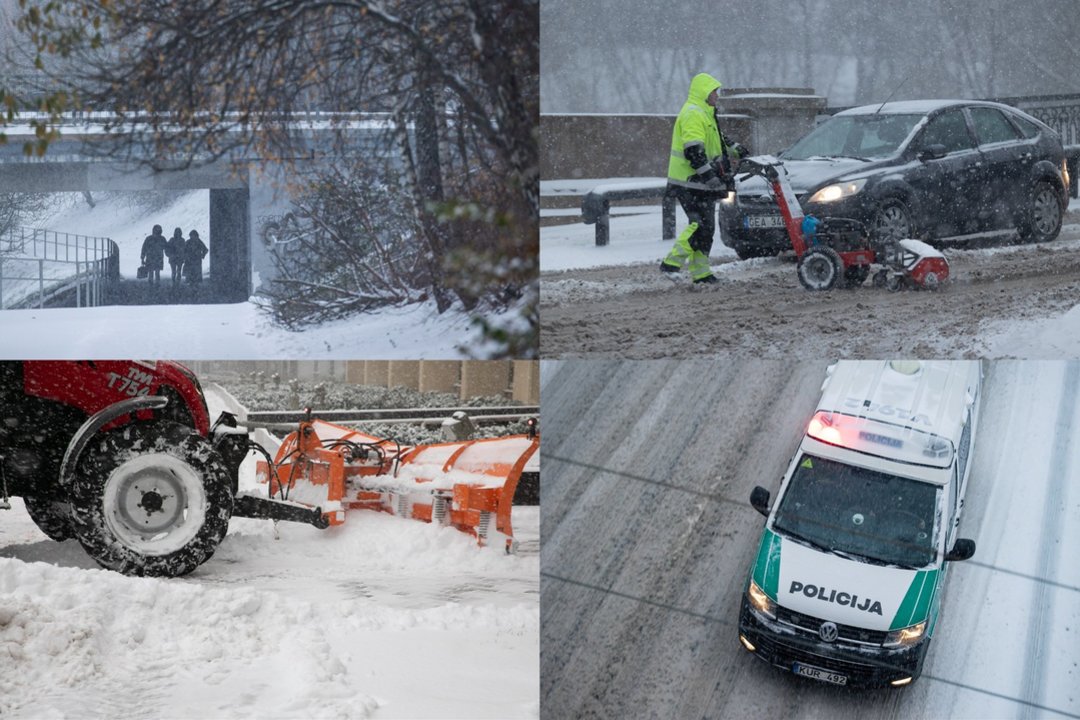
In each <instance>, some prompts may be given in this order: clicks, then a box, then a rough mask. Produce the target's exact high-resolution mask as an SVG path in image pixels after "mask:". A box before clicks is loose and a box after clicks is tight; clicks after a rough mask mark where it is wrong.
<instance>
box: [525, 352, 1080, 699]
mask: <svg viewBox="0 0 1080 720" xmlns="http://www.w3.org/2000/svg"><path fill="white" fill-rule="evenodd" d="M984 367H985V368H986V378H985V385H984V402H983V408H982V413H983V414H982V426H981V430H980V435H979V437H978V439H977V441H976V447H975V451H974V465H973V469H972V480H971V487H970V490H969V491H968V496H967V508H966V510H965V514H964V517H963V519H962V521H961V525H960V535H961V536H963V537H972V538H973V539H975V540H976V542H977V545H978V548H977V551H976V554H975V557H974V558H973V559H972V560H970V561H967V562H960V563H956V564H955V566H954V568H953V572H952V573H950V578H949V580H948V581H947V583H946V587H945V596H944V604H943V608H942V619H941V622H940V623H939V625H938V629H937V633H936V634H935V638H934V640H933V645H932V646H931V648H930V651H929V655H928V658H927V662H926V666H925V668H924V675H923V677H922V678H921V679H920V680H919V681H917V682H916V683H915V684H913V685H912V686H910V687H909V688H906V689H904V690H901V691H870V692H852V691H844V690H840V689H834V688H832V687H826V686H823V685H819V684H815V683H813V682H811V681H802V680H798V679H796V678H795V677H793V676H791V675H790V674H786V673H783V672H782V671H779V670H776V669H774V668H772V667H770V666H768V665H766V664H765V663H762V662H760V661H758V660H756V659H755V658H753V657H751V656H750V655H749V654H748V653H747V652H746V651H745V650H743V649H742V647H741V646H740V645H739V643H738V641H737V639H736V625H737V620H738V606H739V598H740V594H741V592H742V588H743V584H744V582H745V578H746V573H747V571H748V568H749V567H750V564H751V562H752V559H753V554H754V552H755V550H756V547H757V540H758V536H759V533H760V530H761V525H762V518H761V516H760V515H758V514H757V513H756V512H755V511H754V510H753V509H752V508H751V507H750V505H749V502H748V498H749V495H750V490H751V489H752V488H753V486H754V485H756V484H761V485H764V486H765V487H767V488H768V489H769V490H770V491H771V492H773V493H774V494H775V492H776V490H777V488H778V487H779V482H780V478H781V475H782V473H783V472H784V470H785V467H786V465H787V462H788V461H789V459H790V457H791V455H792V453H793V452H794V451H795V448H796V447H797V445H798V441H799V438H800V434H801V432H802V430H803V426H804V423H805V422H806V419H807V418H808V417H809V416H810V414H811V413H812V411H813V407H814V403H815V401H816V400H817V398H818V395H819V388H820V384H821V381H822V379H823V378H824V370H825V363H823V362H813V363H809V362H807V363H800V364H798V365H795V366H794V367H793V366H791V365H790V364H788V363H780V362H769V361H747V362H730V361H726V360H725V361H714V362H706V361H684V362H672V361H663V362H661V361H653V362H626V363H617V362H607V361H567V362H563V363H561V364H558V366H557V367H547V368H545V373H546V379H545V385H544V421H545V426H546V428H547V430H548V432H547V434H546V435H545V437H544V447H543V452H544V461H545V463H546V464H547V465H546V468H547V469H546V470H545V475H544V517H543V522H542V528H541V530H542V534H543V537H544V546H543V549H542V557H541V575H542V578H541V589H542V593H543V599H544V602H543V607H542V610H541V648H542V653H541V703H542V710H543V716H544V717H547V718H559V717H629V716H635V717H695V718H703V717H706V718H716V717H741V716H746V715H753V716H755V717H788V716H791V715H792V714H794V713H796V712H797V713H798V714H799V716H800V717H811V718H851V719H852V720H855V719H856V718H865V717H893V718H908V717H950V716H951V717H972V718H975V717H978V718H988V717H1080V693H1077V691H1076V687H1077V686H1078V685H1080V682H1078V681H1080V565H1077V563H1076V562H1075V560H1074V558H1075V553H1073V552H1072V551H1071V550H1070V548H1074V547H1076V544H1077V543H1078V542H1080V480H1078V478H1080V400H1078V398H1080V362H1075V361H1074V362H1069V363H1063V362H1018V361H998V362H995V363H989V364H986V365H984Z"/></svg>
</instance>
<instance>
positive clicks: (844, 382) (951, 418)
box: [818, 360, 980, 446]
mask: <svg viewBox="0 0 1080 720" xmlns="http://www.w3.org/2000/svg"><path fill="white" fill-rule="evenodd" d="M979 377H980V373H979V363H978V361H977V360H943V361H908V360H887V361H880V360H850V361H841V362H838V363H837V364H836V365H833V366H832V367H830V368H829V378H828V379H827V380H826V383H825V386H824V388H823V392H822V395H821V400H820V401H819V402H818V410H819V411H826V412H836V413H842V414H844V415H851V416H854V417H857V418H864V419H867V420H873V421H876V422H879V423H883V424H886V425H892V426H895V427H896V428H897V429H908V430H914V431H919V432H922V433H931V434H933V435H937V436H938V437H940V438H944V439H946V440H949V441H951V442H952V444H953V445H954V446H955V445H956V443H958V442H959V440H960V434H961V432H962V431H963V428H964V422H965V421H966V419H967V409H968V406H969V405H970V404H971V403H972V401H973V400H974V397H975V394H976V392H977V386H978V384H979Z"/></svg>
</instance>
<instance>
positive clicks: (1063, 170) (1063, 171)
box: [1061, 160, 1072, 195]
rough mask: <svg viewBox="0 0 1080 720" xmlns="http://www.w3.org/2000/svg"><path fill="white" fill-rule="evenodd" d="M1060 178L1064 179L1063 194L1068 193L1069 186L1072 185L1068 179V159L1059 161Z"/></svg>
mask: <svg viewBox="0 0 1080 720" xmlns="http://www.w3.org/2000/svg"><path fill="white" fill-rule="evenodd" d="M1061 179H1062V180H1064V181H1065V194H1066V195H1068V194H1069V192H1070V188H1071V187H1072V185H1071V182H1072V181H1071V180H1070V179H1069V161H1068V160H1062V161H1061Z"/></svg>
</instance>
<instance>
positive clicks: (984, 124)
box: [971, 107, 1017, 145]
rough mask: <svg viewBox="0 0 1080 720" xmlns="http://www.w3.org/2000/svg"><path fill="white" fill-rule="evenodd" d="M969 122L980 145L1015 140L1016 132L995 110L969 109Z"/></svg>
mask: <svg viewBox="0 0 1080 720" xmlns="http://www.w3.org/2000/svg"><path fill="white" fill-rule="evenodd" d="M971 122H972V124H973V125H974V126H975V135H976V137H978V138H979V144H980V145H989V144H990V143H998V142H1006V141H1008V140H1016V138H1017V135H1016V130H1014V129H1013V126H1012V125H1010V124H1009V121H1008V120H1006V119H1005V116H1004V115H1002V114H1001V111H1000V110H998V109H997V108H991V107H973V108H971Z"/></svg>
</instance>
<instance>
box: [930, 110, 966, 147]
mask: <svg viewBox="0 0 1080 720" xmlns="http://www.w3.org/2000/svg"><path fill="white" fill-rule="evenodd" d="M931 145H944V146H945V152H947V153H951V152H956V151H957V150H969V149H971V148H974V147H975V141H974V140H972V138H971V133H970V132H968V127H967V121H966V120H964V113H963V111H961V110H960V109H959V108H957V109H955V110H946V111H945V112H943V113H941V114H940V115H938V116H937V117H935V118H933V119H932V120H931V121H930V122H928V123H927V124H926V127H925V128H924V129H923V134H922V140H920V141H919V147H920V148H922V149H925V148H928V147H930V146H931Z"/></svg>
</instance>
